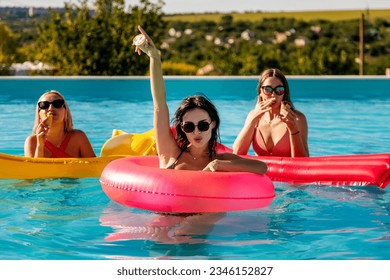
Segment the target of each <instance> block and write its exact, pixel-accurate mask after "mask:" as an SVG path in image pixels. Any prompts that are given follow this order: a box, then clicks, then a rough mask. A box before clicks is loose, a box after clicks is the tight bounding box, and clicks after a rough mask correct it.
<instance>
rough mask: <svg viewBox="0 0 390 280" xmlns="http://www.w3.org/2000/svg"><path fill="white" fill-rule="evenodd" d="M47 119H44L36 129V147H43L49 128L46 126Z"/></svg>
mask: <svg viewBox="0 0 390 280" xmlns="http://www.w3.org/2000/svg"><path fill="white" fill-rule="evenodd" d="M46 121H47V118H44V119H43V120H42V121H41V123H40V124H39V126H38V129H37V134H36V135H37V145H44V143H45V140H46V137H47V133H48V132H49V127H48V126H47V124H46Z"/></svg>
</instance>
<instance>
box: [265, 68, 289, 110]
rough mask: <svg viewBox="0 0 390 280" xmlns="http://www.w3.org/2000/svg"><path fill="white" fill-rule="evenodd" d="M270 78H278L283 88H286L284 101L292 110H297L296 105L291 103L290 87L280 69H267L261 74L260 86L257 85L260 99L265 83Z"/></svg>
mask: <svg viewBox="0 0 390 280" xmlns="http://www.w3.org/2000/svg"><path fill="white" fill-rule="evenodd" d="M269 77H275V78H278V79H279V80H280V81H281V82H282V84H283V87H284V95H283V99H282V101H285V102H287V103H288V104H290V106H291V108H292V109H295V108H294V104H293V103H292V101H291V95H290V88H289V86H288V82H287V79H286V76H284V74H283V72H282V71H280V70H279V69H267V70H265V71H264V72H263V73H261V75H260V78H259V84H258V85H257V95H258V96H259V97H260V96H261V95H260V93H261V87H262V86H263V84H264V81H265V80H266V79H267V78H269ZM260 98H261V97H260Z"/></svg>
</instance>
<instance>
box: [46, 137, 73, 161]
mask: <svg viewBox="0 0 390 280" xmlns="http://www.w3.org/2000/svg"><path fill="white" fill-rule="evenodd" d="M70 136H71V135H70V133H68V135H67V136H66V138H65V139H64V141H62V143H61V146H59V147H56V146H54V145H53V144H52V143H50V142H49V141H47V140H46V141H45V147H46V148H47V149H48V150H49V151H50V152H51V157H52V158H70V157H71V156H70V155H68V154H67V153H65V150H66V147H68V144H69V141H70Z"/></svg>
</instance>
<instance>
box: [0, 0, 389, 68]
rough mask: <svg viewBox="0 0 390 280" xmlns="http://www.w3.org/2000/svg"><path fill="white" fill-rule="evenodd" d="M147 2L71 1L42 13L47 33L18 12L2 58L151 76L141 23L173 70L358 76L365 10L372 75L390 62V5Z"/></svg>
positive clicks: (367, 60) (39, 21)
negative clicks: (221, 7) (257, 8)
mask: <svg viewBox="0 0 390 280" xmlns="http://www.w3.org/2000/svg"><path fill="white" fill-rule="evenodd" d="M139 2H140V4H139V5H138V6H130V7H128V8H127V9H126V8H125V5H124V0H95V3H94V4H95V5H94V7H95V9H94V10H93V11H91V10H90V9H89V8H88V7H87V0H81V2H80V4H78V5H74V4H66V5H65V9H57V10H53V11H52V13H51V14H50V16H47V15H45V16H44V17H41V18H38V17H37V18H35V19H34V21H35V22H36V23H37V24H38V32H37V34H38V35H39V36H34V34H35V33H34V32H32V28H31V26H30V27H25V26H23V21H17V20H16V19H13V21H12V26H14V27H15V28H16V29H12V30H13V32H14V34H16V35H14V34H12V35H9V34H11V33H12V32H10V30H9V29H7V30H8V31H7V32H5V31H3V33H4V34H6V35H2V34H3V33H1V34H0V35H2V36H1V38H2V40H1V41H0V45H1V44H3V42H13V43H12V44H14V43H15V42H17V44H16V45H12V47H8V48H7V49H8V50H10V49H12V50H11V51H9V52H8V53H7V54H6V55H5V54H4V53H5V51H3V50H2V53H1V54H0V61H3V63H2V64H1V65H3V66H4V65H6V64H5V63H4V61H5V60H7V61H8V62H7V63H8V65H10V63H12V62H16V61H18V62H23V61H24V60H25V59H28V60H32V61H34V60H39V61H42V62H44V63H46V64H51V65H53V66H55V67H56V68H57V69H58V74H60V75H144V74H147V72H148V69H149V67H148V64H149V61H148V58H147V57H146V56H141V57H138V56H137V55H135V54H134V48H133V47H132V39H133V37H134V36H135V35H136V34H138V30H137V25H139V24H140V25H142V26H143V27H144V29H145V30H146V31H147V32H148V33H149V35H150V36H151V37H152V38H153V41H154V42H155V44H156V46H157V47H158V48H160V47H161V51H162V59H163V67H164V74H166V75H194V74H195V73H197V70H198V69H202V68H204V67H205V66H207V67H206V68H204V69H209V71H208V72H207V71H206V72H205V73H204V74H205V75H258V74H259V73H260V72H262V71H263V70H264V69H266V68H270V67H275V68H280V69H281V70H282V71H283V72H284V73H286V74H288V75H358V74H359V64H358V63H357V62H356V61H357V58H358V57H359V36H360V34H359V19H360V16H361V14H362V13H364V14H365V19H366V21H365V33H364V40H365V44H364V54H365V62H364V68H365V74H368V75H383V74H384V73H385V69H386V68H389V67H390V61H389V55H390V48H389V46H390V17H389V16H388V10H382V11H373V10H370V11H369V10H367V11H348V12H347V11H342V12H337V11H333V12H326V11H325V12H321V14H320V15H319V14H318V13H316V12H307V13H298V12H296V13H261V12H257V13H255V12H248V13H242V14H236V13H232V14H202V15H199V14H194V15H180V16H179V15H178V16H176V15H175V16H165V15H163V13H162V12H161V9H162V5H163V2H162V1H159V2H158V4H152V3H150V1H148V0H140V1H139ZM313 15H315V16H313ZM164 19H168V20H167V22H165V21H164ZM32 21H33V20H32V19H29V20H27V21H26V22H30V24H31V22H32ZM8 26H10V25H8ZM2 28H3V27H2V26H1V25H0V30H1V29H2ZM3 30H5V29H4V28H3ZM25 30H28V31H27V32H25ZM0 32H1V31H0ZM7 34H8V35H7ZM7 36H8V37H7ZM3 38H5V39H4V40H3ZM10 38H11V39H10ZM297 42H301V44H300V45H298V44H297ZM302 42H303V43H302ZM15 46H16V47H15Z"/></svg>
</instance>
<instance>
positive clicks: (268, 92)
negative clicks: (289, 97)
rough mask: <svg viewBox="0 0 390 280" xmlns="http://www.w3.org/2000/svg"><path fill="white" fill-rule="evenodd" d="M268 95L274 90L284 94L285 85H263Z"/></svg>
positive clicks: (278, 93)
mask: <svg viewBox="0 0 390 280" xmlns="http://www.w3.org/2000/svg"><path fill="white" fill-rule="evenodd" d="M261 88H262V89H263V91H264V93H265V94H266V95H271V94H272V92H274V93H275V94H276V95H283V94H284V87H283V86H277V87H275V88H273V87H271V86H264V87H261Z"/></svg>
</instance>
